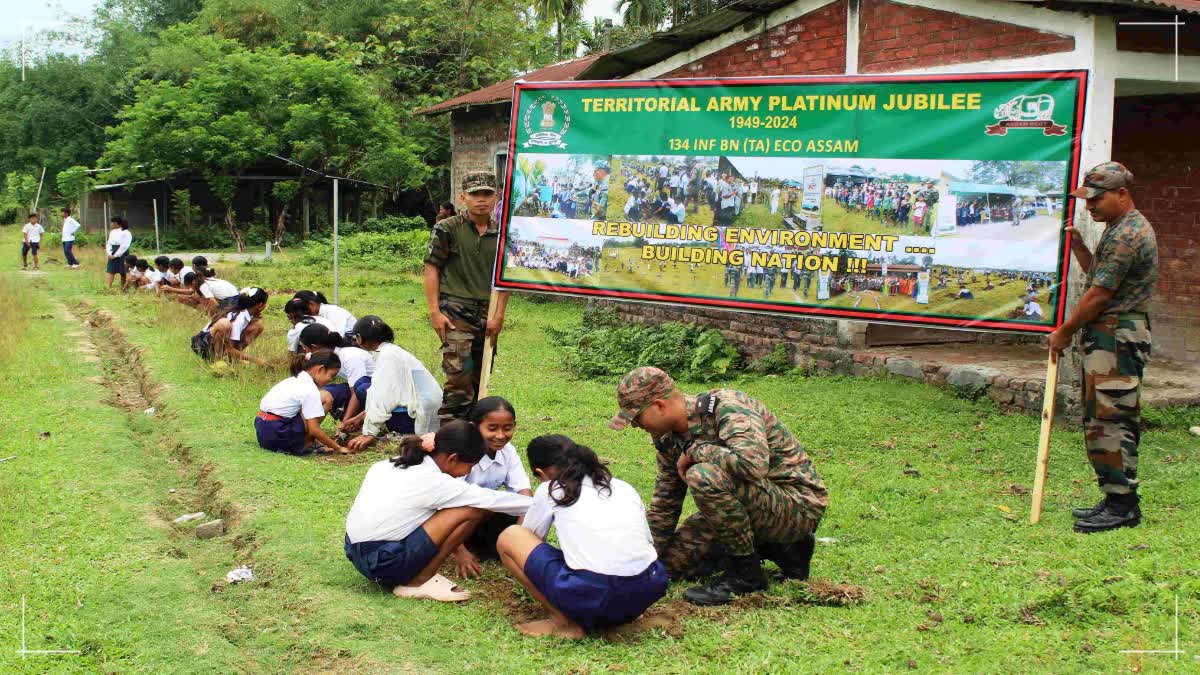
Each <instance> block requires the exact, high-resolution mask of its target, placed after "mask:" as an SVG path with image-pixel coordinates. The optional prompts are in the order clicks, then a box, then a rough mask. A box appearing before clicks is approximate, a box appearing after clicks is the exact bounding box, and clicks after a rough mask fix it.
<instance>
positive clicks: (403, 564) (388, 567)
mask: <svg viewBox="0 0 1200 675" xmlns="http://www.w3.org/2000/svg"><path fill="white" fill-rule="evenodd" d="M437 552H438V547H437V545H436V544H434V543H433V540H432V539H430V538H429V535H428V534H426V533H425V528H423V527H418V528H417V529H415V530H413V531H412V533H411V534H409V535H408V536H407V537H405V538H403V539H401V540H400V541H360V542H358V543H357V544H351V543H350V535H346V558H347V559H348V560H350V562H351V563H352V564H353V565H354V569H356V570H358V572H359V574H362V575H363V576H364V577H366V578H368V579H370V580H371V581H374V582H375V583H377V584H383V585H384V586H399V585H401V584H405V583H408V581H409V580H411V579H412V578H413V577H415V576H417V574H419V573H420V572H421V570H423V569H425V566H426V565H428V564H429V562H430V561H431V560H433V558H434V556H436V555H437Z"/></svg>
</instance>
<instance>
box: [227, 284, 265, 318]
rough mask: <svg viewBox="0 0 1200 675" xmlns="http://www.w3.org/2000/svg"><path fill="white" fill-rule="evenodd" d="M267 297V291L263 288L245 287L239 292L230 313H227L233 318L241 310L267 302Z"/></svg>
mask: <svg viewBox="0 0 1200 675" xmlns="http://www.w3.org/2000/svg"><path fill="white" fill-rule="evenodd" d="M267 297H268V295H267V292H266V291H264V290H263V289H261V288H255V287H253V286H248V287H246V288H243V289H242V290H241V291H240V292H238V294H237V298H236V300H235V301H234V303H233V308H232V309H231V310H230V311H229V313H228V314H226V316H228V317H229V318H230V319H231V320H232V319H233V317H234V316H235V315H237V314H238V313H239V312H242V311H244V310H247V309H250V308H251V307H254V306H256V305H260V304H262V303H265V302H266V301H267Z"/></svg>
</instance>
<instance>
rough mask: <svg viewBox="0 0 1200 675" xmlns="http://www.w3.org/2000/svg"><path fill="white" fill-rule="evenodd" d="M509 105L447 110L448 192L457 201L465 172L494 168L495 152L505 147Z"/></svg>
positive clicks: (501, 150)
mask: <svg viewBox="0 0 1200 675" xmlns="http://www.w3.org/2000/svg"><path fill="white" fill-rule="evenodd" d="M508 115H509V106H508V105H506V104H502V105H490V106H478V107H475V108H466V109H460V110H455V111H453V112H451V113H450V129H451V142H452V148H453V153H454V154H453V156H452V159H451V161H450V194H449V195H446V198H447V199H454V201H455V202H457V199H456V197H457V195H458V192H459V190H458V188H459V186H461V185H462V179H463V175H464V174H466V173H467V172H468V171H479V170H484V169H486V170H494V169H495V167H494V166H493V160H494V158H495V157H496V153H497V152H506V151H507V148H508V131H509V126H508Z"/></svg>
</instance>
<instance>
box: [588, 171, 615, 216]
mask: <svg viewBox="0 0 1200 675" xmlns="http://www.w3.org/2000/svg"><path fill="white" fill-rule="evenodd" d="M592 166H593V169H592V178H593V179H595V181H596V183H595V185H593V186H592V191H591V198H592V214H591V215H592V219H593V220H606V219H607V218H608V173H609V171H611V170H612V169H611V168H609V164H608V160H605V159H601V160H598V161H597V162H596V163H595V164H594V165H592Z"/></svg>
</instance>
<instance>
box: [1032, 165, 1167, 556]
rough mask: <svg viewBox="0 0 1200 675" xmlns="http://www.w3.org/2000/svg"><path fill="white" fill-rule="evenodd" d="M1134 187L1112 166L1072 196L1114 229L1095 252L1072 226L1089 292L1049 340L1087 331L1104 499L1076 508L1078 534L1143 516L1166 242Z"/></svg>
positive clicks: (1090, 438) (1091, 428) (1090, 407)
mask: <svg viewBox="0 0 1200 675" xmlns="http://www.w3.org/2000/svg"><path fill="white" fill-rule="evenodd" d="M1131 187H1133V174H1132V173H1130V171H1129V169H1126V168H1125V167H1124V166H1122V165H1121V164H1118V163H1117V162H1105V163H1103V164H1100V165H1099V166H1097V167H1095V168H1093V169H1092V170H1091V171H1089V172H1088V173H1087V175H1086V176H1084V180H1083V185H1082V186H1081V187H1079V188H1077V189H1075V190H1074V191H1072V192H1071V196H1072V197H1075V198H1077V199H1086V200H1087V209H1088V212H1089V213H1091V215H1092V219H1093V220H1096V221H1098V222H1102V223H1107V224H1108V225H1107V226H1106V227H1105V228H1104V234H1102V235H1101V236H1100V243H1099V244H1097V246H1096V252H1095V254H1093V253H1092V252H1091V251H1090V250H1088V247H1087V245H1086V244H1085V243H1083V239H1082V238H1081V237H1080V236H1079V235H1078V233H1077V231H1076V230H1075V228H1072V227H1068V228H1067V231H1068V232H1071V233H1072V237H1071V251H1072V252H1073V253H1074V254H1075V260H1076V261H1077V262H1078V263H1079V266H1080V267H1082V268H1083V270H1084V271H1085V272H1087V285H1088V289H1087V291H1086V292H1085V293H1084V294H1083V297H1082V298H1080V300H1079V304H1078V305H1076V307H1075V310H1074V311H1073V312H1071V316H1070V317H1068V318H1067V320H1066V321H1064V322H1063V324H1062V326H1061V327H1060V328H1059V329H1058V330H1056V331H1054V332H1053V333H1051V334H1050V339H1049V342H1050V350H1051V352H1052V353H1054V354H1060V353H1061V352H1062V350H1063V349H1065V348H1066V347H1068V346H1069V345H1070V344H1071V336H1072V335H1073V334H1074V333H1075V331H1077V330H1079V329H1083V333H1082V338H1081V340H1080V342H1081V344H1080V347H1081V349H1082V351H1083V406H1084V412H1083V425H1084V443H1085V445H1086V446H1087V454H1088V459H1089V460H1090V461H1091V464H1092V469H1093V470H1094V471H1095V472H1096V478H1097V482H1098V483H1099V485H1100V491H1101V492H1103V493H1104V499H1102V500H1101V501H1100V503H1098V504H1096V506H1094V507H1092V508H1090V509H1074V510H1073V511H1072V515H1074V516H1075V518H1076V519H1077V520H1076V521H1075V531H1076V532H1101V531H1104V530H1112V529H1116V528H1118V527H1135V526H1136V525H1137V524H1138V523H1139V522H1141V518H1142V511H1141V508H1140V506H1139V504H1138V502H1139V499H1138V478H1137V462H1138V444H1139V442H1140V440H1141V424H1140V413H1141V393H1142V373H1143V370H1144V368H1145V366H1146V361H1147V359H1149V357H1150V318H1149V316H1147V314H1146V308H1147V306H1148V305H1149V303H1150V296H1151V295H1152V294H1153V293H1154V285H1155V283H1156V282H1157V281H1158V243H1157V241H1156V240H1155V237H1154V230H1153V229H1152V228H1151V227H1150V223H1149V222H1147V221H1146V218H1145V217H1144V216H1143V215H1142V214H1141V213H1140V212H1138V210H1137V209H1136V208H1135V207H1134V205H1133V197H1132V196H1131V195H1130V193H1129V189H1130V188H1131Z"/></svg>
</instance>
